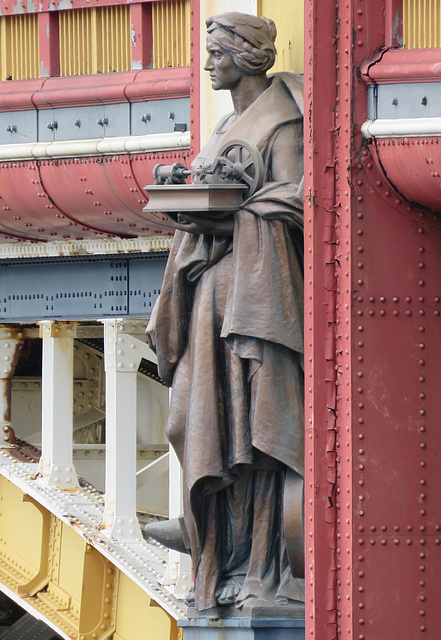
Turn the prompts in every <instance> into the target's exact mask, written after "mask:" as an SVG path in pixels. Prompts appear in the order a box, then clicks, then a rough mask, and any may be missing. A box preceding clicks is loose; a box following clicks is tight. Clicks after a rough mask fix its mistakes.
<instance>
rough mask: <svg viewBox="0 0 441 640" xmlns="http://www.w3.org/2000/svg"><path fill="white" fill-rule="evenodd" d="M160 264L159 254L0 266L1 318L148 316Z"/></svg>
mask: <svg viewBox="0 0 441 640" xmlns="http://www.w3.org/2000/svg"><path fill="white" fill-rule="evenodd" d="M165 263H166V257H165V256H164V255H152V256H150V255H149V256H145V255H144V256H134V257H126V256H124V257H119V256H115V257H113V258H107V257H106V258H96V257H94V258H51V259H46V260H22V261H19V260H15V261H7V262H4V263H1V264H0V319H1V320H3V321H19V320H22V321H25V320H29V321H36V320H39V319H42V318H59V319H68V318H101V317H106V316H115V315H119V316H126V315H129V314H131V315H136V314H138V315H144V316H145V315H149V313H150V311H151V309H152V307H153V304H154V302H155V300H156V298H157V297H158V295H159V291H160V287H161V283H162V277H163V274H164V268H165ZM133 264H136V266H134V267H133ZM129 280H130V285H129Z"/></svg>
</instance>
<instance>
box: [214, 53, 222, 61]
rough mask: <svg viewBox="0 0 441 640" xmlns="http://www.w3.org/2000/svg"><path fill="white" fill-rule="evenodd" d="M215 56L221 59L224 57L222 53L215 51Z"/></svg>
mask: <svg viewBox="0 0 441 640" xmlns="http://www.w3.org/2000/svg"><path fill="white" fill-rule="evenodd" d="M214 57H215V59H216V60H220V59H221V58H222V54H221V53H215V54H214Z"/></svg>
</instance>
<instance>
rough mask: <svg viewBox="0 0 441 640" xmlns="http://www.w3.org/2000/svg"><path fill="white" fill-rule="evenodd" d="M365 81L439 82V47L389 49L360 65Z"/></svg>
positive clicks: (384, 82) (440, 72) (440, 70)
mask: <svg viewBox="0 0 441 640" xmlns="http://www.w3.org/2000/svg"><path fill="white" fill-rule="evenodd" d="M360 71H361V77H362V78H363V80H364V81H365V82H367V83H368V84H369V83H372V82H375V83H377V84H389V83H393V82H439V80H440V79H441V65H440V57H439V49H390V50H389V51H381V52H380V53H377V55H376V56H375V58H374V59H371V60H369V62H365V63H364V64H363V65H361V67H360Z"/></svg>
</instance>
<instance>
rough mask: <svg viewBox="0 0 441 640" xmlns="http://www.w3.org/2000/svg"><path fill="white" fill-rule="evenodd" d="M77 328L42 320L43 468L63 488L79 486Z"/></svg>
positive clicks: (48, 476) (50, 483)
mask: <svg viewBox="0 0 441 640" xmlns="http://www.w3.org/2000/svg"><path fill="white" fill-rule="evenodd" d="M75 331H76V323H74V322H54V321H52V320H44V321H42V322H40V336H41V338H42V340H43V371H42V435H41V445H42V453H41V458H40V464H39V472H40V473H41V474H42V475H43V477H44V478H45V479H46V480H47V482H48V484H49V486H53V487H59V488H72V487H77V486H78V479H77V474H76V472H75V468H74V465H73V458H72V436H73V432H72V429H73V341H74V337H75Z"/></svg>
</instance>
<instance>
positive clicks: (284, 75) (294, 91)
mask: <svg viewBox="0 0 441 640" xmlns="http://www.w3.org/2000/svg"><path fill="white" fill-rule="evenodd" d="M269 77H270V78H278V79H279V80H280V82H281V83H282V84H283V85H284V86H285V88H286V89H287V91H288V92H289V93H290V94H291V97H292V99H293V100H294V101H295V103H296V104H297V106H298V108H299V110H300V113H301V114H302V115H303V75H300V74H297V73H289V72H288V71H282V72H280V73H274V74H272V75H270V76H269Z"/></svg>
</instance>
